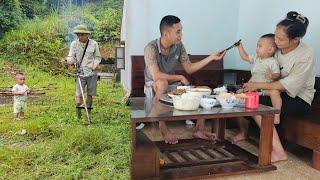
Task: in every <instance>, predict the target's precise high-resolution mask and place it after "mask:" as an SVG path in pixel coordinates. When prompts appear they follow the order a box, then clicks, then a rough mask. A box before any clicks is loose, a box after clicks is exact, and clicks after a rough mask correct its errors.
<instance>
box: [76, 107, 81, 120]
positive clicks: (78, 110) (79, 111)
mask: <svg viewBox="0 0 320 180" xmlns="http://www.w3.org/2000/svg"><path fill="white" fill-rule="evenodd" d="M76 115H77V119H78V120H79V119H81V103H77V104H76Z"/></svg>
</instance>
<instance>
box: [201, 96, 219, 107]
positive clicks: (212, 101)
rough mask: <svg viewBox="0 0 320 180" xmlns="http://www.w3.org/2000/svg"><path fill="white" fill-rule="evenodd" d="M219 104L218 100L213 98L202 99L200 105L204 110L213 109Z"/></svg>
mask: <svg viewBox="0 0 320 180" xmlns="http://www.w3.org/2000/svg"><path fill="white" fill-rule="evenodd" d="M216 104H217V100H216V99H213V98H201V100H200V105H201V106H202V107H203V109H211V108H212V107H213V106H215V105H216Z"/></svg>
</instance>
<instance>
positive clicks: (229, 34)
mask: <svg viewBox="0 0 320 180" xmlns="http://www.w3.org/2000/svg"><path fill="white" fill-rule="evenodd" d="M125 3H126V21H127V22H126V33H127V34H126V71H125V75H123V76H122V80H124V79H126V87H127V88H128V89H130V84H131V82H130V81H129V79H130V74H131V69H130V67H131V62H129V61H130V56H131V55H143V49H144V47H145V45H146V44H147V43H148V42H150V41H151V40H153V39H156V38H158V37H159V36H160V32H159V23H160V20H161V19H162V17H163V16H166V15H169V14H170V15H175V16H178V17H179V18H180V19H181V21H182V26H183V39H182V41H183V43H184V44H185V46H186V49H187V52H188V53H189V54H194V55H197V54H211V53H213V52H216V51H218V50H221V49H224V48H225V47H227V46H229V45H230V44H232V43H233V42H234V41H235V37H236V33H237V26H238V24H237V21H238V19H237V17H238V10H239V0H201V1H195V0H126V1H125ZM225 59H226V60H225V63H224V65H225V67H226V68H232V67H233V62H232V59H234V55H233V54H232V53H231V54H228V55H227V56H226V57H225Z"/></svg>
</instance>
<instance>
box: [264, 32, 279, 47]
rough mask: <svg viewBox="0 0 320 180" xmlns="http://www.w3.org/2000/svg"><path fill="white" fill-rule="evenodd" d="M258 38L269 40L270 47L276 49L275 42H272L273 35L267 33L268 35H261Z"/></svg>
mask: <svg viewBox="0 0 320 180" xmlns="http://www.w3.org/2000/svg"><path fill="white" fill-rule="evenodd" d="M260 38H266V39H269V40H270V42H271V43H272V46H273V47H275V48H276V49H277V45H276V43H275V40H274V34H273V33H269V34H264V35H262V36H261V37H260Z"/></svg>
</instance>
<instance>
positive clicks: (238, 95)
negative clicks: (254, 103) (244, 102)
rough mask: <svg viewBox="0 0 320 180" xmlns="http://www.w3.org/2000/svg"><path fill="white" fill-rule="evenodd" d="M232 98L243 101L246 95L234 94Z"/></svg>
mask: <svg viewBox="0 0 320 180" xmlns="http://www.w3.org/2000/svg"><path fill="white" fill-rule="evenodd" d="M234 96H235V97H236V98H239V99H245V98H246V94H245V93H239V94H235V95H234Z"/></svg>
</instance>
